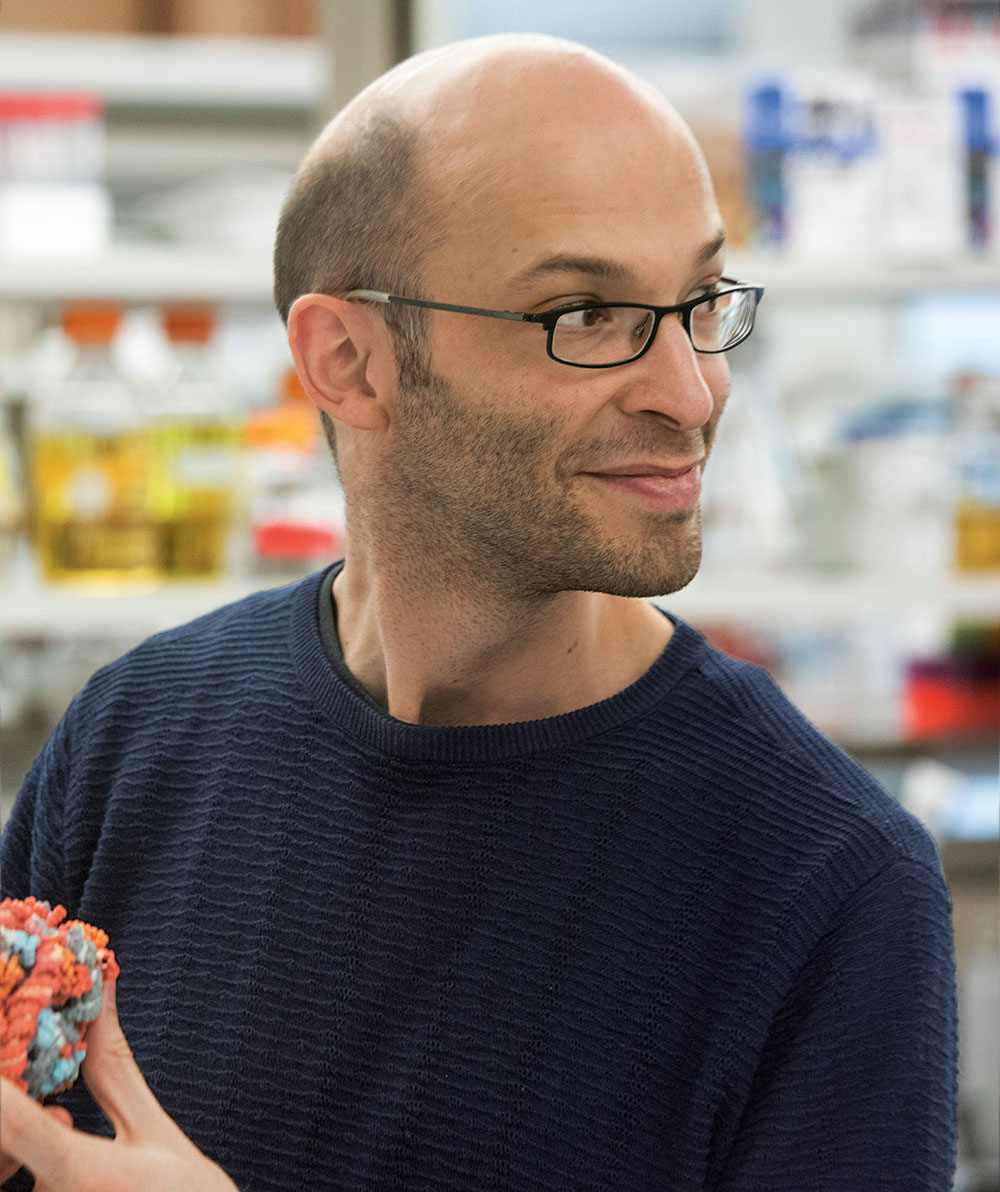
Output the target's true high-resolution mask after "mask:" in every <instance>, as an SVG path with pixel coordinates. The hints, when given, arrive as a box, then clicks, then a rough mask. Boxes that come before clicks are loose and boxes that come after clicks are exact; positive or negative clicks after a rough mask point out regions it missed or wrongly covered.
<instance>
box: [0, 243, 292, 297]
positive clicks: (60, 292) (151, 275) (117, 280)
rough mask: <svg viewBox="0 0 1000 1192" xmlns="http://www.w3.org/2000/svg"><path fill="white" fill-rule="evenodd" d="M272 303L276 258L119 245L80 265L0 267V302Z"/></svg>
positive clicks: (38, 263) (12, 263)
mask: <svg viewBox="0 0 1000 1192" xmlns="http://www.w3.org/2000/svg"><path fill="white" fill-rule="evenodd" d="M91 298H95V299H106V300H112V299H113V300H116V301H119V302H133V303H143V302H150V303H152V302H169V301H202V302H269V301H270V299H271V253H270V250H267V251H263V252H250V251H242V252H235V251H229V252H221V251H219V250H212V249H210V248H202V247H197V248H186V247H181V246H177V245H172V244H169V245H168V244H154V243H149V242H146V243H138V242H137V243H134V244H128V243H123V244H116V245H114V246H113V248H112V249H111V251H110V252H108V253H106V254H105V255H104V256H101V257H98V258H95V259H92V260H80V261H59V260H57V261H15V260H9V261H3V262H0V301H2V300H4V299H16V300H20V301H36V302H64V301H71V300H74V299H91Z"/></svg>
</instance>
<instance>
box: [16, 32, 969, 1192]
mask: <svg viewBox="0 0 1000 1192" xmlns="http://www.w3.org/2000/svg"><path fill="white" fill-rule="evenodd" d="M275 276H276V284H275V293H276V299H277V304H278V307H279V310H280V311H281V313H282V315H283V317H286V318H287V324H288V335H289V343H290V345H291V348H292V352H293V354H294V358H295V362H296V366H297V368H298V371H299V375H300V376H301V378H302V381H303V384H304V385H305V387H306V389H307V391H308V393H309V395H310V397H311V398H312V400H313V401H314V402H315V404H316V406H317V407H318V409H319V410H320V412H321V415H322V416H323V418H324V425H325V426H326V427H327V433H328V437H329V438H330V441H331V446H332V447H333V449H334V453H335V458H336V459H337V465H338V468H339V471H340V474H341V477H342V480H343V485H344V489H345V493H346V497H347V528H348V536H349V548H348V551H347V556H346V559H345V561H344V562H343V564H340V563H338V564H335V565H334V566H333V567H331V568H330V569H328V570H327V571H326V572H324V573H323V574H320V575H317V576H313V577H311V578H309V579H307V580H305V581H303V582H302V583H300V584H297V585H293V586H292V587H291V588H288V589H283V590H280V591H277V592H266V593H259V594H257V595H255V596H254V597H251V598H250V599H249V600H247V601H244V602H241V603H240V604H237V605H234V606H230V607H229V608H226V609H223V610H220V611H219V612H217V613H213V614H211V615H210V616H208V617H205V618H202V619H200V620H199V621H196V622H194V623H193V624H191V625H188V626H185V627H182V628H180V629H178V630H174V631H171V632H169V633H167V634H163V635H159V636H158V637H156V638H153V639H151V640H150V641H149V642H147V643H145V644H144V645H142V646H140V647H139V648H138V649H137V650H135V651H133V652H132V653H131V654H130V655H127V656H126V657H125V658H124V659H122V660H119V662H117V663H115V664H113V665H112V666H111V667H109V668H106V669H105V670H104V671H102V672H99V673H98V675H96V676H95V677H94V679H92V680H91V682H90V684H89V685H88V687H87V688H86V689H85V691H84V692H83V693H82V694H81V695H80V696H79V697H77V699H76V700H75V701H74V703H73V705H72V706H71V708H70V710H69V711H68V713H67V716H66V718H65V719H64V721H63V723H62V725H61V726H60V728H59V729H58V730H57V732H56V734H55V735H54V737H53V740H52V741H51V742H50V744H49V746H48V747H47V749H46V751H45V752H44V753H43V755H42V756H41V757H40V759H39V761H38V763H37V764H36V766H35V768H34V770H33V771H32V774H31V775H30V776H29V778H28V780H27V782H26V786H25V789H24V791H23V792H22V795H21V797H20V800H19V802H18V805H17V807H16V809H15V812H14V815H13V819H12V821H11V824H10V826H9V828H8V830H7V833H6V835H5V837H4V842H3V854H2V857H3V866H4V874H3V877H4V892H5V893H10V894H14V895H17V896H23V895H25V894H27V893H29V892H30V893H33V894H35V895H36V896H38V897H46V898H50V899H52V900H53V901H55V900H58V901H60V902H62V903H63V904H64V905H66V906H67V908H68V910H69V912H70V914H72V915H74V916H76V917H81V918H84V919H87V920H89V921H92V922H95V923H98V924H99V925H100V926H101V927H103V928H104V929H105V930H107V931H108V933H109V935H110V937H111V942H112V946H113V947H114V948H115V950H116V954H117V957H118V960H119V962H120V964H121V976H120V978H119V981H118V983H119V984H120V986H121V991H120V997H119V998H118V1003H119V1005H120V1007H121V1013H122V1019H123V1023H124V1027H125V1034H126V1035H127V1036H128V1039H129V1041H130V1043H131V1046H132V1049H133V1051H134V1054H135V1061H137V1062H138V1067H136V1062H135V1061H133V1060H132V1059H131V1058H130V1057H129V1055H128V1049H127V1045H126V1044H125V1043H124V1036H122V1035H121V1033H120V1031H119V1029H118V1027H117V1021H116V1019H115V1017H114V1012H113V1009H111V1008H109V1009H108V1010H106V1012H105V1017H104V1019H103V1020H102V1026H101V1027H100V1029H99V1030H98V1033H97V1038H96V1040H95V1043H94V1047H93V1051H92V1054H91V1055H90V1056H89V1057H88V1060H87V1065H88V1066H87V1067H85V1070H84V1076H85V1079H86V1082H87V1084H88V1085H90V1086H91V1090H92V1092H93V1094H94V1096H95V1097H96V1099H97V1101H98V1102H99V1103H100V1104H101V1105H103V1106H104V1108H105V1111H106V1113H107V1116H108V1117H109V1119H110V1120H111V1123H112V1125H113V1126H115V1127H116V1128H118V1127H119V1126H120V1128H119V1134H118V1137H117V1138H116V1139H115V1141H114V1142H108V1141H106V1140H96V1139H93V1138H91V1137H89V1135H85V1134H83V1133H81V1130H86V1131H91V1132H98V1133H100V1132H103V1133H107V1132H108V1131H107V1127H106V1126H105V1124H104V1123H103V1122H102V1120H101V1118H100V1115H99V1114H98V1112H97V1111H96V1110H95V1108H94V1106H93V1104H92V1102H91V1101H90V1099H89V1096H88V1093H87V1090H86V1089H84V1088H83V1087H82V1086H81V1087H78V1088H75V1089H74V1090H72V1092H71V1093H70V1094H68V1095H67V1096H66V1097H65V1098H63V1104H64V1106H65V1109H66V1110H69V1111H70V1112H71V1113H72V1116H73V1119H74V1121H75V1123H76V1126H77V1127H78V1129H77V1130H75V1131H71V1130H69V1129H67V1128H66V1125H67V1120H66V1118H65V1117H64V1116H63V1111H59V1110H54V1109H49V1110H42V1109H38V1108H37V1107H35V1106H32V1105H30V1104H26V1103H25V1099H20V1098H17V1097H16V1096H15V1092H16V1091H12V1090H10V1088H9V1086H6V1087H5V1088H4V1090H3V1092H4V1101H5V1106H14V1111H13V1114H12V1117H11V1121H12V1122H13V1132H12V1134H11V1136H10V1140H9V1141H8V1142H7V1143H5V1145H6V1146H7V1148H8V1150H9V1152H10V1156H11V1158H10V1160H9V1162H11V1163H16V1162H17V1161H18V1160H19V1159H27V1160H28V1161H29V1163H35V1164H36V1170H37V1171H38V1173H39V1175H40V1178H41V1179H42V1180H43V1181H44V1186H45V1187H46V1189H49V1188H53V1189H62V1188H66V1189H69V1188H70V1187H74V1188H75V1187H77V1186H79V1185H77V1184H75V1183H73V1182H72V1181H71V1177H70V1173H72V1178H73V1179H75V1178H77V1177H78V1176H80V1175H81V1174H82V1173H85V1172H86V1173H90V1179H91V1185H90V1186H94V1187H100V1188H101V1189H102V1190H103V1192H108V1190H114V1189H118V1188H120V1187H125V1186H128V1187H129V1188H130V1189H131V1188H132V1187H135V1186H142V1185H145V1186H146V1187H148V1188H159V1187H161V1186H162V1187H168V1186H169V1187H185V1188H186V1189H189V1190H190V1192H198V1190H199V1189H215V1188H222V1187H232V1186H233V1183H235V1185H236V1186H237V1187H239V1188H240V1189H242V1192H255V1190H260V1192H264V1190H266V1192H283V1190H286V1189H287V1190H289V1192H290V1190H291V1189H296V1190H298V1189H301V1188H337V1189H355V1188H374V1187H377V1188H384V1189H390V1188H399V1189H403V1188H405V1189H479V1188H487V1187H489V1188H504V1189H518V1190H520V1192H524V1190H528V1189H536V1188H537V1189H542V1188H545V1189H548V1188H566V1189H581V1190H582V1189H611V1188H613V1189H636V1188H661V1189H712V1190H716V1192H736V1190H740V1192H743V1190H750V1189H768V1190H769V1192H776V1190H779V1189H786V1190H788V1192H793V1190H794V1192H805V1190H806V1189H808V1190H810V1192H818V1190H821V1189H822V1190H829V1192H833V1190H836V1192H845V1190H848V1189H859V1190H860V1189H864V1190H865V1192H870V1190H872V1189H897V1188H898V1189H900V1190H902V1189H906V1192H915V1190H917V1189H928V1190H929V1189H936V1190H941V1192H944V1190H945V1189H948V1188H950V1186H951V1169H952V1158H953V1142H954V1136H953V1127H954V1108H955V1062H956V1040H955V1002H954V993H955V989H954V967H953V953H952V937H951V924H950V914H949V912H950V906H949V898H948V892H947V887H946V885H945V883H944V879H943V876H942V872H941V867H940V863H939V860H938V857H937V854H936V851H935V849H934V845H933V842H932V841H931V839H930V837H929V836H928V834H927V833H926V831H924V829H923V828H922V827H921V826H920V825H919V824H918V822H917V821H916V820H915V819H914V818H913V817H912V816H910V815H909V814H908V813H906V812H905V811H904V810H903V809H902V808H900V806H899V805H898V804H897V803H896V802H894V801H893V800H892V799H891V798H890V797H889V796H888V795H887V794H885V792H884V791H882V790H881V789H880V788H879V787H878V786H877V785H876V784H875V783H874V782H873V781H872V780H871V779H870V778H869V777H868V776H867V775H866V774H865V773H864V772H863V771H861V770H860V769H859V768H858V767H856V766H855V765H854V764H853V763H852V762H851V761H850V760H849V759H847V758H846V757H845V756H844V755H843V754H842V753H840V752H839V751H838V750H837V749H836V748H835V747H834V746H833V745H831V744H830V743H829V742H828V741H827V740H825V739H824V738H823V737H822V736H821V735H820V734H819V733H818V732H816V730H815V729H814V728H813V727H812V726H811V725H809V724H808V723H807V722H806V721H805V720H804V719H803V718H802V717H801V716H800V715H799V714H798V713H797V712H796V711H795V710H794V709H793V708H792V707H791V706H790V705H789V704H788V702H787V701H786V700H785V699H784V698H783V696H782V695H781V694H780V692H779V691H778V690H777V688H776V687H775V686H774V684H773V683H772V682H771V681H770V680H769V679H768V678H767V676H766V675H764V674H763V673H762V672H760V671H758V670H756V669H754V668H752V667H747V666H744V665H741V664H738V663H735V662H733V661H732V660H730V659H727V658H726V657H724V656H723V655H721V654H719V653H718V652H716V651H714V650H712V649H711V648H709V647H708V645H707V644H706V643H705V641H704V639H703V638H702V637H701V636H700V635H699V634H698V633H697V632H696V631H695V630H693V629H692V628H691V627H690V626H688V625H686V624H685V623H684V622H683V621H681V620H679V619H678V618H676V617H669V616H666V615H665V614H663V613H662V612H660V611H659V610H658V609H656V608H655V607H654V606H652V605H650V604H649V603H647V602H646V600H645V599H643V598H645V597H649V596H652V595H655V594H660V593H668V592H672V591H676V590H677V589H679V588H681V587H683V586H684V585H685V584H686V583H687V582H688V581H689V580H690V579H691V578H692V576H693V575H694V574H695V572H696V570H697V567H698V562H699V552H700V542H699V521H698V492H699V480H700V474H701V471H702V469H703V468H704V466H705V460H706V457H707V455H708V452H709V450H710V448H711V445H712V440H713V437H714V433H715V428H716V425H717V423H718V419H719V417H720V416H721V414H722V410H723V407H724V405H725V401H726V396H727V392H728V388H729V374H728V369H727V364H726V356H725V352H726V351H727V350H728V349H729V348H730V347H732V346H734V345H735V343H737V342H739V341H740V340H741V339H742V338H744V337H745V335H746V334H748V333H749V330H750V328H751V326H752V322H753V313H754V308H755V306H756V302H757V300H758V298H759V296H760V294H759V290H757V289H755V288H754V287H752V286H748V285H745V284H741V283H738V282H734V281H732V280H731V279H728V275H727V274H726V272H725V267H724V263H723V255H722V229H721V224H720V218H719V213H718V210H717V207H716V204H715V200H714V198H713V195H712V189H711V185H710V182H709V177H708V173H707V171H706V168H705V165H704V161H703V159H702V157H701V154H700V152H699V151H698V148H697V146H696V144H695V142H694V141H693V139H692V137H691V134H690V132H689V131H688V129H687V128H686V126H685V125H684V124H683V122H682V121H681V120H680V119H679V117H678V116H677V114H676V112H675V111H674V110H673V109H672V108H671V107H670V105H669V104H668V103H667V102H666V101H665V100H663V99H662V97H660V96H659V94H658V93H656V92H655V91H653V90H652V89H651V88H649V87H647V86H645V85H644V84H643V83H641V82H639V81H638V80H636V79H635V78H633V77H631V76H630V75H628V74H626V73H625V72H623V71H621V70H620V69H618V68H617V67H615V66H613V65H612V64H611V63H609V62H607V61H606V60H604V59H602V58H600V57H599V56H597V55H595V54H593V53H590V52H589V51H586V50H584V49H583V48H581V47H578V46H574V45H571V44H568V43H565V42H560V41H555V40H551V39H545V38H528V37H502V38H490V39H483V40H481V41H471V42H465V43H461V44H459V45H457V46H452V47H446V48H445V49H443V50H440V51H436V52H433V53H431V54H427V55H422V56H419V57H417V58H414V59H412V60H410V61H408V62H406V63H404V64H403V65H402V66H400V67H398V68H397V69H395V70H394V71H392V72H390V73H389V74H388V75H386V76H385V77H384V78H383V79H381V80H379V81H378V82H376V83H375V84H373V86H372V87H370V88H369V89H367V90H366V91H365V92H363V93H362V95H361V96H359V97H358V98H357V99H356V100H355V101H354V102H353V104H351V105H350V106H349V107H348V108H347V109H346V110H345V111H344V112H343V113H342V114H341V115H340V116H339V117H338V118H337V119H336V120H335V121H334V122H333V123H332V124H331V125H330V126H329V128H328V129H327V130H326V131H325V132H324V134H323V135H322V136H321V137H320V139H319V140H318V142H317V143H316V145H315V146H314V147H313V149H312V151H311V152H310V154H309V156H308V158H307V160H306V162H305V163H304V165H303V167H302V170H301V171H300V173H299V175H298V177H297V179H296V182H295V184H294V186H293V188H292V191H291V193H290V195H289V197H288V200H287V203H286V207H285V211H284V213H283V216H282V221H281V225H280V227H279V231H278V238H277V246H276V252H275ZM647 304H648V306H647ZM456 308H461V309H456ZM664 308H666V309H664ZM512 312H513V313H512ZM525 316H526V317H525ZM140 1069H141V1071H142V1072H144V1073H145V1075H146V1078H147V1079H148V1081H149V1086H148V1087H147V1086H146V1085H145V1083H144V1082H143V1080H142V1077H141V1075H140ZM55 1115H58V1116H59V1117H60V1119H61V1120H59V1121H52V1120H50V1119H51V1117H52V1116H55ZM46 1147H47V1148H48V1150H47V1152H46ZM45 1153H47V1154H48V1155H49V1158H48V1159H46V1158H45ZM171 1164H175V1166H174V1167H171ZM126 1168H127V1169H128V1171H129V1173H130V1176H129V1179H130V1180H131V1182H127V1181H126V1182H124V1183H123V1177H122V1176H121V1172H122V1171H123V1170H125V1169H126ZM220 1169H221V1170H220ZM95 1172H99V1174H97V1175H95V1174H93V1173H95ZM222 1172H226V1173H228V1177H227V1176H224V1175H223V1174H222ZM140 1173H144V1174H143V1175H142V1178H141V1179H140ZM157 1179H159V1180H161V1183H160V1184H157V1183H156V1180H157ZM170 1179H173V1180H174V1183H173V1184H171V1183H170ZM230 1179H231V1181H232V1183H231V1182H230ZM60 1181H62V1182H60Z"/></svg>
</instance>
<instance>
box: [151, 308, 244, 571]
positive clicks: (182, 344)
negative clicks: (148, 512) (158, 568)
mask: <svg viewBox="0 0 1000 1192" xmlns="http://www.w3.org/2000/svg"><path fill="white" fill-rule="evenodd" d="M163 327H164V331H165V333H166V337H167V339H168V340H169V342H170V344H171V348H172V365H171V370H170V373H169V375H168V376H167V377H166V379H165V381H164V384H163V385H162V387H160V388H159V389H158V391H157V392H156V394H155V399H154V401H153V402H152V403H151V404H150V410H149V413H150V418H151V422H152V425H153V436H154V441H155V452H156V461H157V484H156V511H157V521H158V524H159V533H160V557H161V561H162V565H163V571H164V574H165V575H167V576H168V577H174V578H178V579H199V578H202V579H209V578H218V577H219V576H221V575H224V574H226V573H227V572H229V571H231V570H232V569H233V566H234V563H233V554H234V551H235V550H236V543H235V542H234V534H235V532H236V528H237V516H238V512H239V470H240V456H241V448H242V412H241V409H240V403H239V399H238V393H237V390H236V386H235V385H234V384H233V383H232V381H231V380H230V379H229V378H228V377H227V375H226V373H225V371H224V369H223V368H222V367H221V365H220V363H219V361H218V359H217V358H216V356H215V354H214V352H213V350H212V346H211V341H212V337H213V335H214V333H215V327H216V318H215V313H214V311H213V310H212V309H211V308H205V307H198V308H195V307H185V308H181V307H172V308H167V309H165V310H164V311H163Z"/></svg>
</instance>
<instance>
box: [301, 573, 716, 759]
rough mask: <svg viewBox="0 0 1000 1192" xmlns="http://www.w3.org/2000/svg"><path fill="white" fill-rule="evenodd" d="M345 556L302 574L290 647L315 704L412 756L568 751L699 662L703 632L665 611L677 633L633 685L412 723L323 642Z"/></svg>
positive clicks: (379, 746)
mask: <svg viewBox="0 0 1000 1192" xmlns="http://www.w3.org/2000/svg"><path fill="white" fill-rule="evenodd" d="M343 565H344V561H343V560H342V559H341V560H339V561H338V562H336V563H334V564H332V565H331V567H329V568H327V569H325V570H324V571H321V572H317V573H316V574H314V575H311V576H309V577H308V578H306V579H305V580H303V581H302V582H301V583H300V584H299V585H298V587H297V589H296V590H295V592H294V594H293V605H292V623H291V643H290V644H291V649H292V656H293V659H294V662H295V666H296V670H297V672H298V674H299V678H300V679H301V681H302V683H303V684H304V686H305V687H306V689H307V690H308V691H309V693H310V695H311V696H312V698H313V700H314V701H315V703H316V704H317V706H318V707H319V708H320V709H321V710H322V711H323V712H324V714H326V715H327V716H329V717H330V719H331V721H332V722H333V723H335V724H336V725H337V726H338V727H339V728H340V729H341V730H342V731H344V732H346V733H348V734H350V735H351V736H352V737H354V738H355V739H356V740H358V741H359V742H360V743H362V744H364V745H365V746H367V747H368V748H370V749H374V750H376V751H377V752H379V753H383V754H385V755H387V756H391V757H397V758H405V759H409V760H413V761H438V762H480V761H497V760H502V759H504V758H515V757H519V756H524V755H531V754H537V753H542V752H545V751H547V750H553V749H565V748H566V747H568V746H573V745H578V744H581V743H583V742H584V741H586V740H588V739H590V738H592V737H595V736H598V735H600V734H601V733H605V732H610V731H612V730H614V729H616V728H618V727H619V726H620V725H622V724H624V723H626V722H627V721H629V720H632V719H634V718H635V717H637V716H640V715H642V714H645V713H647V712H648V711H650V710H651V709H652V708H653V707H654V706H655V705H656V704H657V703H659V702H660V701H661V700H663V699H664V698H666V696H667V695H668V694H669V692H670V691H671V689H672V688H673V687H674V686H675V685H676V684H677V682H678V680H679V679H680V677H681V676H682V675H683V674H684V673H685V672H686V671H687V670H689V669H690V668H691V667H693V666H696V665H697V664H698V662H699V661H700V659H701V655H702V652H703V650H704V648H705V641H704V638H703V637H702V636H701V634H700V633H698V632H697V631H696V630H695V629H693V628H691V626H690V625H688V624H687V623H686V622H685V621H683V620H681V619H680V618H679V617H676V616H674V615H672V614H670V613H666V612H663V610H659V611H661V612H663V615H664V616H666V617H667V618H668V619H669V620H670V621H671V622H672V623H673V625H674V633H673V635H672V636H671V639H670V641H669V642H668V643H667V645H666V647H665V648H664V650H663V652H662V653H661V654H660V656H659V658H657V659H656V661H655V662H654V663H653V665H652V666H651V667H650V668H649V669H648V670H647V671H646V673H645V674H643V675H642V676H640V678H638V679H637V680H636V681H635V682H634V683H632V684H630V685H629V686H628V687H626V688H624V689H623V690H622V691H619V692H617V693H616V694H615V695H612V696H610V697H608V698H607V699H604V700H601V701H599V702H598V703H595V704H588V705H587V706H586V707H583V708H578V709H576V710H574V711H572V712H565V713H562V714H561V715H558V716H550V717H546V718H544V719H541V720H522V721H515V722H513V723H510V724H483V725H460V726H457V727H451V726H439V725H424V724H411V723H409V722H407V721H405V720H398V719H396V717H394V716H390V715H389V713H388V712H386V711H385V710H384V709H383V708H381V707H379V706H378V705H377V704H376V703H375V702H374V701H373V700H370V699H364V698H362V696H361V695H360V694H358V693H357V692H356V691H354V690H352V688H351V687H350V686H349V685H348V684H347V683H345V682H344V680H343V679H342V678H341V676H340V675H339V674H338V673H337V670H336V667H335V666H334V664H333V662H332V661H331V659H330V658H329V657H328V656H327V653H326V651H325V650H324V647H323V640H322V635H321V632H320V619H319V596H320V591H321V589H322V588H323V586H324V580H325V579H329V580H331V581H332V579H335V578H336V576H337V574H338V573H339V572H340V570H341V569H342V568H343Z"/></svg>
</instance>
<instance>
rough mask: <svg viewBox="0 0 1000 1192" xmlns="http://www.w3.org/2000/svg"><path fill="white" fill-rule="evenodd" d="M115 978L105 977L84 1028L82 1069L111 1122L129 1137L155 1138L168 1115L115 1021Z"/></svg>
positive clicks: (116, 1011) (122, 1133) (117, 1130)
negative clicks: (98, 1001) (98, 1009)
mask: <svg viewBox="0 0 1000 1192" xmlns="http://www.w3.org/2000/svg"><path fill="white" fill-rule="evenodd" d="M116 985H117V981H106V982H105V983H104V989H103V995H104V996H103V1001H102V1005H101V1012H100V1014H99V1015H98V1016H97V1018H95V1019H94V1021H93V1022H92V1023H91V1025H90V1027H89V1028H88V1031H87V1055H86V1058H85V1059H84V1061H83V1066H82V1068H81V1072H82V1074H83V1079H84V1081H85V1082H86V1085H87V1088H88V1089H90V1091H91V1093H92V1094H93V1096H94V1099H95V1100H96V1101H97V1103H98V1105H100V1107H101V1109H102V1110H103V1111H104V1112H105V1114H106V1115H107V1117H108V1121H110V1122H111V1124H112V1126H114V1129H115V1134H116V1135H117V1134H121V1135H124V1136H125V1137H126V1138H129V1139H133V1140H134V1139H139V1138H147V1139H150V1138H154V1137H157V1136H159V1135H160V1134H162V1132H163V1129H164V1127H165V1126H169V1125H170V1119H169V1118H168V1117H167V1116H166V1114H165V1113H164V1112H163V1110H162V1109H161V1108H160V1103H159V1102H158V1101H157V1100H156V1098H155V1097H154V1096H153V1093H152V1090H151V1089H150V1087H149V1085H148V1084H147V1083H146V1080H145V1077H144V1076H143V1075H142V1072H141V1071H140V1070H139V1065H138V1064H137V1063H136V1062H135V1058H134V1056H133V1055H132V1049H131V1048H130V1047H129V1045H128V1040H127V1039H126V1038H125V1034H124V1032H123V1031H122V1028H121V1024H120V1023H119V1021H118V1010H117V1006H116V1004H115V994H116V989H115V986H116Z"/></svg>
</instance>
